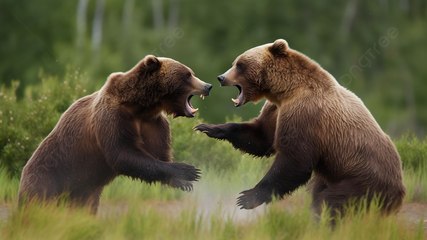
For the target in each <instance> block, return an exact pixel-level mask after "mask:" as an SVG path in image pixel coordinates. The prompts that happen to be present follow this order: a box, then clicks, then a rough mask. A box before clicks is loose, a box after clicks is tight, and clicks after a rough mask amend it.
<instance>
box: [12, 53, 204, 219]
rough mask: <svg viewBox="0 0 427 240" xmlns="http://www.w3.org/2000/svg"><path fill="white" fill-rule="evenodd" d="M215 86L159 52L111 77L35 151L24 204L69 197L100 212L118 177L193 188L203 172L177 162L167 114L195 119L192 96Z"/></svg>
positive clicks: (22, 193)
mask: <svg viewBox="0 0 427 240" xmlns="http://www.w3.org/2000/svg"><path fill="white" fill-rule="evenodd" d="M211 88H212V85H210V84H207V83H205V82H203V81H201V80H200V79H198V78H197V77H195V75H194V73H193V71H192V70H191V69H190V68H188V67H186V66H185V65H183V64H181V63H179V62H177V61H175V60H173V59H169V58H160V57H159V58H157V57H155V56H152V55H148V56H146V57H145V58H144V59H142V60H141V61H140V62H139V63H138V64H137V65H136V66H135V67H133V68H132V69H131V70H129V71H127V72H125V73H122V72H119V73H112V74H111V75H110V76H109V77H108V79H107V81H106V83H105V84H104V86H103V87H102V88H101V89H100V90H99V91H97V92H95V93H93V94H91V95H89V96H86V97H83V98H81V99H79V100H77V101H76V102H75V103H74V104H72V105H71V106H70V108H69V109H68V110H67V111H65V112H64V114H63V115H62V116H61V118H60V120H59V122H58V123H57V125H56V126H55V128H54V129H53V130H52V132H51V133H50V134H49V135H48V136H47V137H46V139H44V140H43V142H42V143H41V144H40V146H39V147H38V148H37V150H36V151H35V152H34V154H33V155H32V157H31V158H30V160H29V161H28V162H27V164H26V165H25V167H24V169H23V172H22V176H21V182H20V188H19V202H20V203H22V202H23V201H24V202H27V201H29V200H52V199H57V198H58V197H60V196H62V195H65V197H66V198H68V199H69V200H70V202H71V204H72V205H78V206H89V207H90V208H91V210H92V211H93V212H96V210H97V207H98V203H99V198H100V194H101V192H102V190H103V188H104V186H105V185H106V184H108V183H109V182H110V181H112V180H113V179H114V178H115V177H116V176H118V175H125V176H129V177H131V178H135V179H140V180H142V181H145V182H148V183H152V182H160V183H162V184H167V185H170V186H172V187H175V188H180V189H182V190H186V191H189V190H191V189H192V182H193V181H197V180H198V179H199V175H200V171H199V169H197V168H195V167H194V166H191V165H188V164H185V163H177V162H172V154H171V136H170V129H169V123H168V120H167V118H166V117H165V114H164V113H167V114H171V115H173V116H175V117H177V116H185V117H193V116H194V114H195V112H196V111H197V109H195V108H193V106H192V105H191V103H190V99H191V97H192V96H194V95H200V96H201V97H204V96H207V95H209V91H210V90H211Z"/></svg>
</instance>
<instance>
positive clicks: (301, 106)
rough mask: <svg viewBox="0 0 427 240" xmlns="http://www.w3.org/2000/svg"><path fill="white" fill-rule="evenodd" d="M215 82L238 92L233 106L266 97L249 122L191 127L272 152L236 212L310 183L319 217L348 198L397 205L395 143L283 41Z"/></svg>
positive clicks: (352, 98)
mask: <svg viewBox="0 0 427 240" xmlns="http://www.w3.org/2000/svg"><path fill="white" fill-rule="evenodd" d="M218 80H219V81H220V83H221V85H222V86H236V87H237V88H238V89H239V91H240V94H239V96H238V97H237V98H236V99H232V100H233V102H234V104H235V106H241V105H243V104H245V103H247V102H250V101H257V100H260V99H262V98H267V102H266V103H265V105H264V107H263V109H262V110H261V114H260V115H259V116H258V117H257V118H256V119H254V120H253V121H251V122H247V123H226V124H217V125H215V124H201V125H199V126H197V127H196V128H195V129H196V130H199V131H202V132H204V133H206V134H207V135H208V136H209V137H213V138H217V139H224V140H227V141H229V142H231V143H232V144H233V146H234V147H236V148H238V149H240V150H242V151H245V152H248V153H251V154H253V155H256V156H270V155H272V154H275V161H274V163H273V165H272V166H271V168H270V170H269V171H268V173H267V174H266V175H265V176H264V177H263V179H262V180H261V181H260V182H259V183H258V184H257V185H256V186H255V187H254V188H252V189H250V190H247V191H244V192H242V195H241V196H240V197H239V199H238V205H239V206H241V208H245V209H251V208H255V207H257V206H259V205H261V204H263V203H268V202H270V201H271V200H272V197H273V196H276V197H279V198H281V197H283V196H284V195H285V194H289V193H291V192H292V191H294V190H295V189H296V188H298V187H299V186H302V185H304V184H306V183H307V182H308V181H309V179H310V178H312V183H313V185H312V194H313V208H314V209H315V210H316V212H317V213H320V212H321V206H322V204H323V203H324V204H326V205H327V206H328V207H329V208H331V209H332V214H333V215H335V214H337V213H343V210H344V206H345V205H346V204H347V203H348V201H349V200H352V199H353V200H359V199H363V198H367V200H368V201H369V200H371V199H372V198H373V197H374V196H378V197H379V199H380V202H381V204H382V206H381V207H382V210H383V212H384V213H389V212H392V211H396V210H398V209H399V208H400V206H401V204H402V200H403V197H404V195H405V187H404V186H403V183H402V167H401V161H400V157H399V154H398V152H397V151H396V148H395V146H394V145H393V142H392V141H391V140H390V138H389V137H388V136H387V135H386V134H385V133H384V132H383V131H382V130H381V128H380V126H379V125H378V124H377V122H376V121H375V119H374V118H373V117H372V115H371V113H370V112H369V110H368V109H367V108H366V107H365V105H364V104H363V102H362V101H361V100H360V99H359V98H358V97H357V96H356V95H355V94H353V93H352V92H350V91H349V90H347V89H345V88H344V87H342V86H341V85H339V83H338V82H337V81H336V80H335V78H334V77H333V76H332V75H331V74H329V73H328V72H327V71H326V70H324V69H323V68H322V67H321V66H320V65H319V64H317V63H316V62H314V61H313V60H311V59H310V58H308V57H307V56H305V55H303V54H302V53H300V52H297V51H295V50H293V49H291V48H289V46H288V43H287V42H286V41H285V40H282V39H278V40H276V41H275V42H274V43H270V44H265V45H262V46H258V47H255V48H252V49H250V50H248V51H246V52H245V53H243V54H241V55H240V56H239V57H237V59H236V60H235V61H234V63H233V66H232V68H230V69H229V70H228V71H227V72H225V73H224V74H223V75H220V76H219V77H218Z"/></svg>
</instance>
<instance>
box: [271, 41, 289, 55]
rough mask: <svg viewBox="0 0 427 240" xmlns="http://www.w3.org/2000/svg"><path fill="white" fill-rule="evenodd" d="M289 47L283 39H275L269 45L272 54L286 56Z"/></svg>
mask: <svg viewBox="0 0 427 240" xmlns="http://www.w3.org/2000/svg"><path fill="white" fill-rule="evenodd" d="M288 49H289V45H288V42H286V40H284V39H277V40H276V41H274V43H273V44H272V45H271V46H270V47H269V50H270V52H271V53H272V54H273V55H274V56H286V55H287V50H288Z"/></svg>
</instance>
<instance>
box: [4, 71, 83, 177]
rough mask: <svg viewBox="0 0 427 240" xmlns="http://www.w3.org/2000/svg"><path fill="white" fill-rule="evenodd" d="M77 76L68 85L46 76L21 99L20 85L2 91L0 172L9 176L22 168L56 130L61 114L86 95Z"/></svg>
mask: <svg viewBox="0 0 427 240" xmlns="http://www.w3.org/2000/svg"><path fill="white" fill-rule="evenodd" d="M78 77H79V76H77V75H74V76H72V75H67V76H66V77H65V79H67V80H66V81H59V80H58V79H57V78H56V77H49V76H45V77H42V78H41V83H40V84H39V85H35V86H31V87H28V88H27V89H26V92H25V95H24V96H23V98H22V99H18V98H17V96H16V90H17V88H18V86H19V83H18V82H14V83H12V86H11V87H4V86H2V87H1V89H0V106H1V107H0V124H1V125H0V168H3V169H5V170H6V171H7V173H8V174H9V175H10V176H17V175H19V173H20V171H21V169H22V167H23V166H24V164H25V163H26V161H27V160H28V159H29V158H30V156H31V154H32V153H33V151H34V150H35V149H36V147H37V146H38V144H39V143H40V142H41V140H42V139H43V138H45V137H46V136H47V135H48V134H49V132H50V131H51V130H52V128H53V127H54V126H55V124H56V122H57V121H58V119H59V117H60V115H61V113H62V112H64V111H65V110H66V109H67V108H68V106H69V105H70V104H71V103H72V102H73V101H75V100H76V99H78V98H79V97H81V96H83V95H85V93H86V90H85V89H84V88H83V87H82V85H81V84H79V82H80V81H81V80H80V79H78Z"/></svg>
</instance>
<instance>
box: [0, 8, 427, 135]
mask: <svg viewBox="0 0 427 240" xmlns="http://www.w3.org/2000/svg"><path fill="white" fill-rule="evenodd" d="M0 36H1V45H0V56H1V58H0V84H1V85H4V86H10V85H11V84H12V82H13V81H16V80H17V81H19V82H20V84H19V87H18V88H16V91H17V96H18V99H19V97H22V96H23V95H24V93H25V90H26V89H27V88H29V87H31V86H36V85H38V84H40V82H41V81H42V78H43V77H44V76H56V78H55V79H57V80H58V81H67V76H70V75H73V76H75V75H77V76H79V78H80V79H81V81H82V82H83V84H84V86H85V87H84V88H85V89H88V91H95V90H96V89H97V88H99V87H100V86H101V85H102V84H103V82H104V81H105V79H106V77H107V76H108V75H109V73H111V72H116V71H126V70H128V69H130V68H131V67H132V66H133V65H134V64H136V63H137V62H138V61H139V60H140V59H141V58H143V57H144V56H145V55H146V54H155V55H158V56H167V57H171V58H175V59H177V60H178V61H181V62H182V63H184V64H186V65H187V66H189V67H191V68H192V69H193V70H194V71H195V72H196V75H197V76H198V77H200V78H201V79H202V80H204V81H206V82H210V83H213V84H214V89H213V92H212V95H211V96H210V97H209V98H208V99H207V100H205V101H204V102H203V103H201V102H199V101H200V100H196V99H194V100H193V101H194V104H193V105H195V106H197V107H199V108H200V115H199V116H201V117H202V118H204V119H205V120H206V121H208V122H222V121H225V120H226V118H230V117H232V116H233V115H237V116H240V117H242V118H243V119H249V118H250V117H253V116H255V115H256V114H257V113H258V111H259V109H260V108H261V106H262V105H261V104H258V105H252V104H248V105H247V106H244V107H241V108H238V109H236V108H234V107H233V104H232V103H231V101H230V98H231V97H234V96H236V94H237V89H234V88H221V89H219V84H218V83H217V80H216V76H217V75H219V74H221V73H223V72H224V71H225V70H227V69H228V68H229V67H230V65H231V63H232V61H233V60H234V59H235V57H237V56H238V55H239V54H240V53H242V52H243V51H245V50H247V49H248V48H251V47H254V46H257V45H260V44H264V43H267V42H273V41H274V40H275V39H277V38H284V39H286V40H287V41H288V43H289V44H290V46H291V47H292V48H294V49H297V50H299V51H301V52H303V53H305V54H307V55H308V56H309V57H311V58H312V59H314V60H316V61H317V62H319V63H320V64H321V65H322V66H323V67H324V68H325V69H326V70H328V71H329V72H330V73H331V74H332V75H334V76H335V78H336V79H337V80H338V81H339V82H340V84H342V85H343V86H345V87H347V88H348V89H350V90H352V91H354V92H355V93H356V94H357V95H358V96H359V97H360V98H361V99H362V100H363V101H364V102H365V104H366V105H367V106H368V108H369V109H370V110H371V112H372V113H373V115H374V117H375V118H376V119H377V120H378V121H379V123H380V125H381V126H382V127H383V129H385V130H386V131H387V132H388V133H390V134H391V135H393V136H400V135H401V134H404V133H407V132H412V133H415V134H416V135H418V136H424V135H425V133H426V130H427V129H426V126H427V110H426V107H425V106H426V105H427V67H426V57H427V1H425V0H374V1H362V0H346V1H338V0H335V1H308V0H298V1H290V0H289V1H279V0H269V1H257V0H254V1H244V0H235V1H227V0H216V1H206V0H204V1H202V0H152V1H148V0H147V1H142V0H140V1H138V0H75V1H57V0H43V1H23V0H0ZM58 91H61V89H58ZM64 91H65V90H64ZM58 94H61V93H58ZM86 94H87V93H86ZM29 104H30V103H29Z"/></svg>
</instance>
